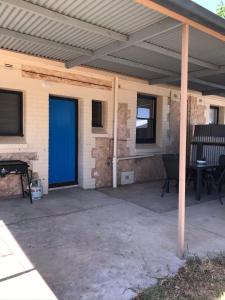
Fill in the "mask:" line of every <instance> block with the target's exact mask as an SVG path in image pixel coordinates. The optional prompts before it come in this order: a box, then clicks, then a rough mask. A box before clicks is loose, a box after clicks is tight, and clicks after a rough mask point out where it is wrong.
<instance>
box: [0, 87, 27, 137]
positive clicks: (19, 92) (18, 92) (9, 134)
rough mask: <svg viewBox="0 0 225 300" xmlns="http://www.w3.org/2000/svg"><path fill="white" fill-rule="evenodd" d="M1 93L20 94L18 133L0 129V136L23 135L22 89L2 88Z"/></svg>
mask: <svg viewBox="0 0 225 300" xmlns="http://www.w3.org/2000/svg"><path fill="white" fill-rule="evenodd" d="M0 93H2V94H17V95H18V96H19V120H20V122H19V130H18V133H7V132H6V133H1V131H0V137H6V136H9V137H13V136H15V137H23V136H24V133H23V92H21V91H15V90H13V91H12V90H7V89H0Z"/></svg>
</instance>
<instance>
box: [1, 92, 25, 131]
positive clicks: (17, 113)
mask: <svg viewBox="0 0 225 300" xmlns="http://www.w3.org/2000/svg"><path fill="white" fill-rule="evenodd" d="M22 98H23V97H22V93H20V92H14V91H8V90H0V136H22V135H23V100H22Z"/></svg>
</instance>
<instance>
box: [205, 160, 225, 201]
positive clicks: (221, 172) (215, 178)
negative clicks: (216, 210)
mask: <svg viewBox="0 0 225 300" xmlns="http://www.w3.org/2000/svg"><path fill="white" fill-rule="evenodd" d="M206 176H207V181H208V182H210V183H211V186H212V188H213V189H214V190H215V191H216V192H217V195H218V198H219V200H220V203H221V204H223V200H222V196H221V192H222V186H223V185H224V183H225V155H220V157H219V166H218V167H217V168H216V170H208V171H207V173H206Z"/></svg>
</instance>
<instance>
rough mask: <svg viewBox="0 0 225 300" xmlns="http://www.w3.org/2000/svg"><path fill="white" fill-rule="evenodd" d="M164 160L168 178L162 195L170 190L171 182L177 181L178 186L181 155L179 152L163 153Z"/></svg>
mask: <svg viewBox="0 0 225 300" xmlns="http://www.w3.org/2000/svg"><path fill="white" fill-rule="evenodd" d="M162 160H163V163H164V167H165V171H166V179H165V181H164V184H163V187H162V193H161V197H163V196H164V194H165V192H167V193H169V191H170V182H171V181H175V182H176V187H177V188H178V183H179V155H178V154H163V155H162Z"/></svg>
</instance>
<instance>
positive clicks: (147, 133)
mask: <svg viewBox="0 0 225 300" xmlns="http://www.w3.org/2000/svg"><path fill="white" fill-rule="evenodd" d="M155 141H156V97H152V96H146V95H141V94H138V97H137V116H136V143H137V144H145V143H149V144H150V143H155Z"/></svg>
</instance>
